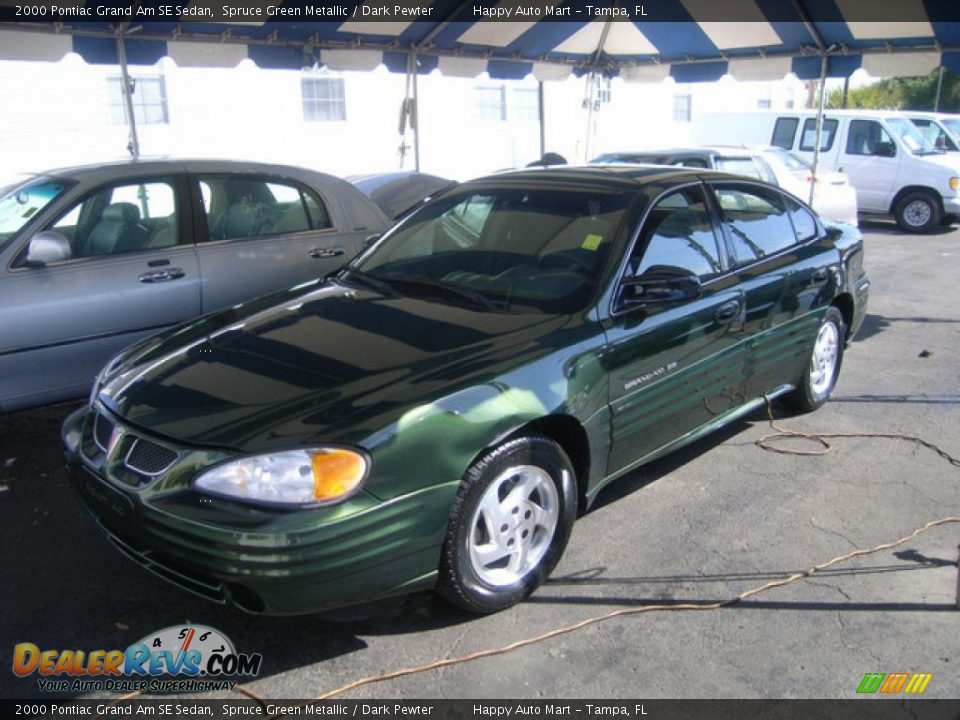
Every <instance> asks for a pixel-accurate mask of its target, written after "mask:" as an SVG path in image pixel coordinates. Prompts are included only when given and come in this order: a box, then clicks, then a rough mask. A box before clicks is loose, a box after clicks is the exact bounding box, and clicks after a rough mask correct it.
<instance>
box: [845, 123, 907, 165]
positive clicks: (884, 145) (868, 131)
mask: <svg viewBox="0 0 960 720" xmlns="http://www.w3.org/2000/svg"><path fill="white" fill-rule="evenodd" d="M896 149H897V146H896V145H894V143H893V138H891V137H890V134H889V133H888V132H887V131H886V130H884V129H883V126H882V125H881V124H880V123H878V122H876V121H875V120H851V121H850V132H849V133H848V134H847V147H846V153H847V155H878V156H880V157H893V156H894V155H895V154H896Z"/></svg>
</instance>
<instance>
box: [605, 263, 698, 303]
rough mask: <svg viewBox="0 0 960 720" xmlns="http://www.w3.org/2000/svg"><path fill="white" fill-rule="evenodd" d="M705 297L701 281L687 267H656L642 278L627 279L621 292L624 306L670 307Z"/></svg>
mask: <svg viewBox="0 0 960 720" xmlns="http://www.w3.org/2000/svg"><path fill="white" fill-rule="evenodd" d="M702 295H703V287H702V285H701V284H700V278H698V277H697V276H696V275H694V274H693V273H691V272H690V271H689V270H684V269H683V268H678V267H673V266H670V265H654V266H653V267H651V268H650V269H648V270H647V271H646V272H644V273H643V274H642V275H634V276H633V277H628V278H625V279H624V281H623V286H622V288H621V290H620V304H621V305H623V306H624V307H637V306H646V305H666V304H669V303H676V302H682V301H684V300H696V299H697V298H699V297H701V296H702Z"/></svg>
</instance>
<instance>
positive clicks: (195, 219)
mask: <svg viewBox="0 0 960 720" xmlns="http://www.w3.org/2000/svg"><path fill="white" fill-rule="evenodd" d="M388 225H389V221H388V220H387V218H386V217H385V216H384V214H383V213H382V212H381V211H380V209H379V208H378V207H377V206H376V205H375V204H374V203H373V202H372V201H371V200H369V199H368V198H367V197H366V196H365V195H364V194H363V193H362V192H360V191H359V190H357V189H356V188H354V187H353V186H352V185H351V184H349V183H347V182H345V181H343V180H340V179H338V178H335V177H331V176H329V175H324V174H322V173H317V172H311V171H309V170H303V169H300V168H294V167H286V166H280V165H264V164H256V163H237V162H227V161H212V160H211V161H207V160H197V161H173V160H165V161H142V160H141V161H128V162H122V163H116V164H107V165H97V166H89V167H75V168H67V169H62V170H55V171H51V172H47V173H43V174H42V175H36V176H32V177H30V178H28V179H26V180H24V181H23V182H20V183H18V184H16V185H14V186H12V187H8V188H5V189H4V190H3V191H0V411H9V410H16V409H19V408H24V407H29V406H33V405H39V404H44V403H49V402H55V401H59V400H66V399H70V398H73V397H79V396H81V395H83V394H85V393H86V392H87V391H88V390H89V388H90V386H91V384H92V382H93V379H94V377H95V375H96V374H97V372H98V371H99V370H100V368H101V367H102V366H103V364H104V363H105V362H106V361H107V359H108V358H110V356H111V355H113V354H114V353H116V352H117V351H119V350H120V349H121V348H123V347H125V346H127V345H129V344H131V343H133V342H136V341H137V340H139V339H140V338H142V337H145V336H147V335H150V334H152V333H155V332H158V331H160V330H162V329H164V328H167V327H169V326H171V325H174V324H176V323H179V322H181V321H183V320H186V319H188V318H191V317H194V316H197V315H201V314H203V313H207V312H211V311H214V310H218V309H221V308H225V307H229V306H231V305H234V304H236V303H238V302H241V301H244V300H248V299H250V298H253V297H256V296H259V295H263V294H266V293H269V292H272V291H274V290H279V289H282V288H286V287H291V286H293V285H296V284H298V283H301V282H304V281H307V280H311V279H314V278H317V277H320V276H323V275H325V274H327V273H329V272H331V271H333V270H335V269H337V268H338V267H340V266H341V265H342V264H344V263H345V262H347V261H348V260H350V259H351V258H352V257H353V256H354V255H356V254H357V253H358V252H359V251H360V250H361V249H362V247H363V245H364V242H365V240H366V239H367V238H369V237H370V236H371V235H376V234H379V233H381V232H383V230H385V229H386V227H387V226H388ZM275 339H276V341H277V342H283V340H282V338H279V337H278V338H275ZM251 362H256V358H251Z"/></svg>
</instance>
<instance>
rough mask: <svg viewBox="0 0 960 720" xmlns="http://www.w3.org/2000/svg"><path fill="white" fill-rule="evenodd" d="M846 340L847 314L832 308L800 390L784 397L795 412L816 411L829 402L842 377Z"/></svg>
mask: <svg viewBox="0 0 960 720" xmlns="http://www.w3.org/2000/svg"><path fill="white" fill-rule="evenodd" d="M845 338H846V327H845V325H844V322H843V315H841V314H840V311H839V310H837V308H835V307H830V308H828V309H827V313H826V315H824V316H823V320H822V321H821V322H820V328H819V330H817V337H816V340H814V343H813V352H812V353H811V355H810V364H809V365H808V366H807V370H806V371H805V372H804V374H803V376H802V377H801V378H800V381H799V382H798V383H797V387H796V388H795V389H794V390H793V392H791V393H790V394H789V395H787V396H785V398H784V400H785V401H786V402H787V404H788V405H790V406H791V407H793V409H795V410H797V411H799V412H812V411H813V410H816V409H817V408H819V407H820V406H821V405H823V404H824V403H825V402H826V401H827V400H828V399H829V397H830V393H831V392H833V386H834V385H836V383H837V377H838V376H839V375H840V365H841V363H842V362H843V343H844V340H845Z"/></svg>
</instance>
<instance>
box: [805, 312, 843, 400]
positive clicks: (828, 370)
mask: <svg viewBox="0 0 960 720" xmlns="http://www.w3.org/2000/svg"><path fill="white" fill-rule="evenodd" d="M839 356H840V333H839V332H838V331H837V326H836V325H834V324H833V323H832V322H827V323H824V324H823V325H822V326H821V328H820V332H819V333H817V341H816V342H815V343H814V345H813V357H812V358H811V359H810V389H811V390H812V391H813V394H814V395H816V397H818V398H821V397H823V396H824V395H826V394H827V393H828V392H830V388H831V386H832V384H833V377H834V375H835V374H836V371H837V359H838V358H839Z"/></svg>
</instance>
